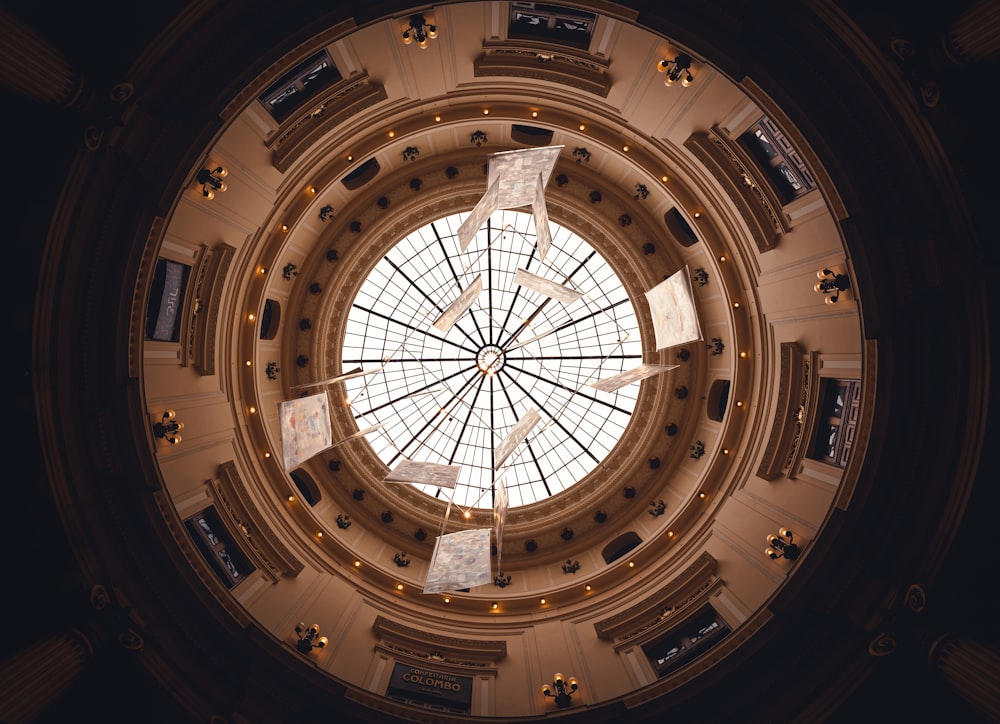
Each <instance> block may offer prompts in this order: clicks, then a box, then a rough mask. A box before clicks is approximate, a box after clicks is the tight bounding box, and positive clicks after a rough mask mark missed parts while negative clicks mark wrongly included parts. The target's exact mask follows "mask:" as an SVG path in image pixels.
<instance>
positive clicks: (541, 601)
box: [538, 598, 545, 606]
mask: <svg viewBox="0 0 1000 724" xmlns="http://www.w3.org/2000/svg"><path fill="white" fill-rule="evenodd" d="M538 602H539V603H540V604H542V605H543V606H544V605H545V599H544V598H540V599H538Z"/></svg>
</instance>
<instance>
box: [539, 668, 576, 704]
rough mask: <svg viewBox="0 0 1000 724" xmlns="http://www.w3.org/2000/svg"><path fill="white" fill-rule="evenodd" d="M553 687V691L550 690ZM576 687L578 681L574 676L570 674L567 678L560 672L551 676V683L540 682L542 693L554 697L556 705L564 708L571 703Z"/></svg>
mask: <svg viewBox="0 0 1000 724" xmlns="http://www.w3.org/2000/svg"><path fill="white" fill-rule="evenodd" d="M553 688H554V689H555V693H553V691H552V690H553ZM578 688H580V683H579V682H578V681H577V680H576V679H575V678H574V677H572V676H571V677H569V680H567V679H566V677H564V676H563V675H562V674H556V675H555V676H553V677H552V684H551V685H550V684H542V694H543V695H544V696H553V697H555V700H556V706H558V707H559V708H560V709H565V708H566V707H568V706H569V705H570V704H571V703H572V698H573V694H574V693H575V692H576V690H577V689H578Z"/></svg>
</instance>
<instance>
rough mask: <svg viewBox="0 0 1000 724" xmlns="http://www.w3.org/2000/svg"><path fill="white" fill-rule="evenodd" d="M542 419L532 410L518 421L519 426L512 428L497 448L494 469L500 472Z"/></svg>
mask: <svg viewBox="0 0 1000 724" xmlns="http://www.w3.org/2000/svg"><path fill="white" fill-rule="evenodd" d="M541 419H542V417H541V415H539V414H538V412H537V411H536V410H535V409H534V408H531V409H529V410H528V411H527V412H525V413H524V414H523V415H521V419H519V420H518V421H517V424H516V425H514V427H513V428H511V431H510V432H508V433H507V437H505V438H504V439H503V440H501V441H500V444H499V445H497V446H496V450H495V451H494V455H493V457H494V463H493V469H494V470H499V469H500V467H501V466H502V465H503V464H504V463H505V462H506V461H507V458H509V457H510V456H511V453H513V452H514V450H515V449H516V448H517V446H518V445H520V444H521V442H522V441H523V440H524V438H526V437H527V436H528V433H529V432H531V429H532V428H533V427H534V426H535V425H537V424H538V423H539V421H541Z"/></svg>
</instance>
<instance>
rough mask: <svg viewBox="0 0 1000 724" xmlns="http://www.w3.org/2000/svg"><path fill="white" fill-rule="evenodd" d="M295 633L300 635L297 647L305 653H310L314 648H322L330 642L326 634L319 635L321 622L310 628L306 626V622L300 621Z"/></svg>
mask: <svg viewBox="0 0 1000 724" xmlns="http://www.w3.org/2000/svg"><path fill="white" fill-rule="evenodd" d="M295 633H296V634H297V635H298V637H299V640H298V643H296V644H295V648H297V649H298V650H299V651H301V652H302V653H303V654H308V653H309V652H310V651H312V650H313V649H321V648H323V647H324V646H326V645H327V644H328V643H330V640H329V639H328V638H327V637H326V636H320V635H319V624H315V623H314V624H313V625H312V626H310V627H309V628H306V625H305V623H300V624H299V625H298V626H296V627H295ZM317 637H318V638H317Z"/></svg>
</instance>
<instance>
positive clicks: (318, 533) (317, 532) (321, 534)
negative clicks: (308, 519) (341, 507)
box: [316, 530, 323, 538]
mask: <svg viewBox="0 0 1000 724" xmlns="http://www.w3.org/2000/svg"><path fill="white" fill-rule="evenodd" d="M316 537H317V538H322V537H323V531H321V530H318V531H316Z"/></svg>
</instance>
